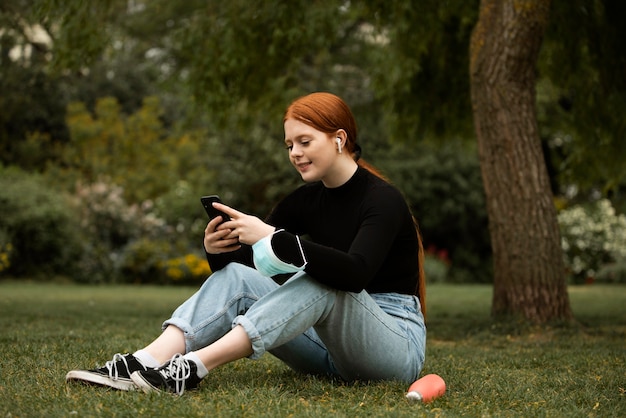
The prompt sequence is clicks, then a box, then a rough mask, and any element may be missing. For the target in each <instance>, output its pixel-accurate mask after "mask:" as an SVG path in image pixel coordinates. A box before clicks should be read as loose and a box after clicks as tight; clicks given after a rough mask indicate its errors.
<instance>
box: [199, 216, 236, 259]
mask: <svg viewBox="0 0 626 418" xmlns="http://www.w3.org/2000/svg"><path fill="white" fill-rule="evenodd" d="M221 222H222V217H221V216H217V217H216V218H214V219H211V222H209V223H208V224H207V226H206V228H205V229H204V250H205V251H206V252H207V253H209V254H221V253H228V252H231V251H237V250H238V249H239V248H241V244H240V243H239V238H238V237H232V238H225V237H226V236H227V235H229V234H230V233H231V232H232V230H230V229H228V228H223V229H218V228H217V227H218V226H219V225H220V223H221Z"/></svg>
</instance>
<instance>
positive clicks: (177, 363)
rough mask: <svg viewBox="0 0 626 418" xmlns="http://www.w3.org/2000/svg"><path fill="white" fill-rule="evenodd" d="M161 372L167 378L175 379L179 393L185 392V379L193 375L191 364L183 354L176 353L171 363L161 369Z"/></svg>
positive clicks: (177, 392)
mask: <svg viewBox="0 0 626 418" xmlns="http://www.w3.org/2000/svg"><path fill="white" fill-rule="evenodd" d="M159 373H160V374H161V376H163V377H164V378H165V379H166V380H167V379H171V380H173V381H174V383H175V386H176V387H175V389H176V394H177V395H182V394H183V393H185V381H186V380H187V379H188V378H189V377H190V376H191V366H190V365H189V361H188V360H187V359H186V358H185V357H183V355H182V354H174V357H172V359H171V360H170V362H169V364H167V365H166V366H163V367H162V368H161V369H159Z"/></svg>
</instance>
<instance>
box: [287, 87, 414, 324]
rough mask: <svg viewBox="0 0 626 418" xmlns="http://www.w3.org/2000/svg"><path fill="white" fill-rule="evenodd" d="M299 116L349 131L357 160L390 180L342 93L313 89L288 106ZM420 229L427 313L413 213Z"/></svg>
mask: <svg viewBox="0 0 626 418" xmlns="http://www.w3.org/2000/svg"><path fill="white" fill-rule="evenodd" d="M287 119H295V120H297V121H300V122H302V123H305V124H307V125H309V126H311V127H313V128H315V129H317V130H318V131H320V132H324V133H326V134H329V135H334V134H335V133H336V132H337V131H338V130H340V129H343V130H344V131H345V132H346V143H345V145H344V149H345V150H347V152H349V153H350V155H352V157H353V158H354V160H355V161H356V162H357V164H358V165H359V166H361V167H363V168H365V169H366V170H368V171H369V172H371V173H372V174H374V175H375V176H377V177H380V178H381V179H383V180H385V181H387V182H389V180H388V179H387V178H386V177H385V176H384V175H383V174H382V173H381V172H380V171H379V170H378V169H376V167H374V166H372V165H371V164H369V163H367V162H366V161H364V160H363V159H362V158H361V147H360V146H359V145H358V144H357V141H356V140H357V127H356V121H355V119H354V115H353V114H352V111H351V110H350V107H349V106H348V105H347V104H346V103H345V102H344V101H343V100H342V99H341V98H340V97H338V96H335V95H334V94H331V93H323V92H319V93H311V94H309V95H306V96H303V97H300V98H298V99H296V100H294V101H293V102H292V103H291V104H290V105H289V107H287V110H286V111H285V116H284V118H283V122H284V121H286V120H287ZM413 222H414V224H415V231H416V232H417V242H418V252H417V262H418V285H417V294H418V297H419V300H420V306H421V309H422V313H423V314H424V316H426V280H425V274H424V246H423V244H422V234H421V233H420V230H419V226H418V224H417V220H416V219H415V217H413Z"/></svg>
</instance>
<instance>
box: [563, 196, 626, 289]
mask: <svg viewBox="0 0 626 418" xmlns="http://www.w3.org/2000/svg"><path fill="white" fill-rule="evenodd" d="M558 219H559V225H560V228H561V245H562V248H563V253H564V257H565V264H566V266H567V267H568V270H569V271H570V273H571V276H572V279H573V281H574V282H575V283H582V282H584V281H587V280H592V279H594V278H595V277H596V274H598V272H599V271H600V269H601V268H602V267H603V266H605V265H608V264H611V263H614V262H616V261H617V260H620V259H624V258H626V216H624V215H623V214H622V215H618V214H616V213H615V209H613V206H611V202H609V201H608V200H607V199H601V200H598V201H596V202H593V203H591V204H589V205H587V206H581V205H576V206H572V207H570V208H567V209H564V210H562V211H561V212H560V213H559V215H558Z"/></svg>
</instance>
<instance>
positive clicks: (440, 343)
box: [0, 281, 626, 418]
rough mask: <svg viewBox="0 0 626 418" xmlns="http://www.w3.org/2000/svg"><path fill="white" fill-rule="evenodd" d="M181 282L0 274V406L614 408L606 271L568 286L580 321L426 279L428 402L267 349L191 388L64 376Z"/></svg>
mask: <svg viewBox="0 0 626 418" xmlns="http://www.w3.org/2000/svg"><path fill="white" fill-rule="evenodd" d="M194 290H195V289H194V288H193V287H157V286H129V285H124V286H120V285H115V286H75V285H53V284H41V283H37V284H29V283H15V282H7V281H3V282H0V327H2V330H3V331H2V334H1V337H0V338H2V344H3V346H2V347H3V350H4V351H5V352H7V353H20V355H7V356H5V358H4V359H3V363H2V376H3V381H2V385H0V398H1V399H2V400H3V401H2V402H1V403H0V415H1V416H4V417H8V416H29V417H30V416H32V417H38V416H46V417H61V416H73V415H77V416H130V415H132V416H186V417H196V416H197V417H201V416H207V415H211V416H212V417H251V416H255V417H268V418H274V417H286V416H297V417H321V416H333V417H335V416H337V417H363V416H367V417H409V416H438V417H458V416H469V417H478V416H507V417H529V416H550V417H621V416H625V415H626V404H625V403H624V394H623V389H624V387H623V382H624V365H625V363H626V358H625V353H624V349H623V348H624V338H625V332H626V328H625V327H626V311H625V310H624V303H626V300H625V299H624V298H625V295H626V292H624V288H623V287H622V286H616V285H612V286H606V285H599V286H585V287H581V286H574V287H570V296H571V300H572V308H573V310H574V312H575V314H576V317H577V318H578V320H579V323H580V324H584V326H583V325H578V326H571V327H561V326H554V327H547V328H530V329H522V330H517V329H516V330H512V329H511V328H510V327H508V328H507V327H504V326H503V325H502V324H498V323H494V322H493V321H492V320H491V318H490V316H489V303H490V300H491V293H492V292H491V286H487V285H432V286H429V287H428V300H429V319H428V341H427V349H426V352H427V357H426V368H425V369H424V371H423V373H424V374H426V373H437V374H439V375H441V376H442V377H443V378H444V379H445V381H446V383H447V386H448V387H447V391H446V394H445V395H444V396H443V397H441V398H439V399H437V400H435V401H434V402H433V403H431V404H410V403H408V402H407V401H406V399H405V397H404V395H405V391H406V389H407V385H405V384H402V383H397V382H356V383H344V382H340V381H337V380H333V379H326V378H323V377H314V376H303V375H300V374H297V373H294V372H292V371H291V370H289V369H288V368H287V367H286V366H285V365H284V364H282V363H281V362H280V361H279V360H277V359H276V358H274V357H272V356H264V357H263V358H261V359H260V360H258V361H250V360H241V361H238V362H235V363H231V364H228V365H225V366H222V367H219V368H216V369H214V370H212V371H211V374H210V375H209V376H208V377H207V378H206V379H205V381H204V382H203V383H202V384H201V386H200V388H199V389H198V390H197V391H188V392H185V394H184V395H183V398H180V399H176V398H174V397H172V396H164V395H158V394H155V395H152V394H149V395H147V394H144V393H142V392H140V391H135V392H117V391H113V390H107V389H103V388H98V387H94V386H89V385H74V384H73V385H68V384H66V383H65V381H64V376H65V373H67V371H68V370H69V369H72V368H76V367H81V368H82V367H84V368H91V367H94V366H103V364H104V362H105V361H107V360H110V359H111V357H112V355H113V354H114V353H117V352H133V351H134V350H136V349H138V348H141V347H143V346H144V345H145V344H146V343H148V342H149V341H151V340H152V339H153V338H155V337H156V336H158V335H159V332H160V324H161V321H162V320H163V319H166V318H167V317H168V315H170V314H171V313H172V312H173V310H174V309H175V308H176V307H177V306H178V305H179V304H180V303H181V302H182V301H184V300H185V299H186V298H188V297H189V296H191V295H192V294H193V292H194ZM35 319H36V320H35ZM35 369H37V370H39V373H38V376H37V379H36V381H33V370H35ZM42 388H45V390H42ZM33 400H36V402H34V401H33Z"/></svg>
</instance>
